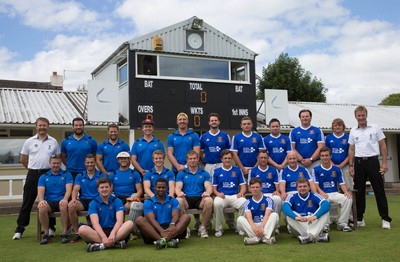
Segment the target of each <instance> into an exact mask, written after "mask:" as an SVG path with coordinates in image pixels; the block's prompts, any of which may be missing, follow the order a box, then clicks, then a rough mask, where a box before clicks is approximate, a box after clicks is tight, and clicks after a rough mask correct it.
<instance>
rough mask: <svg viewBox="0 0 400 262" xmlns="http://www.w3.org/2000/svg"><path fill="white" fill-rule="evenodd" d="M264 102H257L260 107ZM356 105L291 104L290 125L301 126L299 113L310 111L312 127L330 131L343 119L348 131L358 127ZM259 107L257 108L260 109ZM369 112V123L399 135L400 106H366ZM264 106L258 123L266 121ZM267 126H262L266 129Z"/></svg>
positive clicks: (261, 108)
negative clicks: (336, 122) (335, 121)
mask: <svg viewBox="0 0 400 262" xmlns="http://www.w3.org/2000/svg"><path fill="white" fill-rule="evenodd" d="M261 102H262V101H257V103H258V107H259V106H260V104H261ZM357 106H358V105H356V104H330V103H314V102H289V123H290V126H291V127H295V126H299V125H300V121H299V117H298V114H299V111H300V110H302V109H309V110H311V112H312V122H311V123H312V125H314V126H318V127H319V128H321V129H323V130H330V129H331V125H332V120H333V119H335V118H341V119H343V121H344V122H345V124H346V127H347V129H350V128H351V127H353V126H355V125H357V121H356V119H355V117H354V109H355V108H356V107H357ZM258 107H257V108H258ZM365 107H366V108H367V110H368V121H369V122H371V123H375V124H377V125H378V126H379V127H380V128H382V130H384V131H386V132H394V133H398V132H399V131H400V121H396V120H397V117H398V116H399V115H400V106H365ZM264 112H265V107H264V104H263V105H262V106H261V107H260V113H259V116H258V117H257V119H258V121H260V120H262V119H265V115H264ZM264 127H266V126H261V128H264Z"/></svg>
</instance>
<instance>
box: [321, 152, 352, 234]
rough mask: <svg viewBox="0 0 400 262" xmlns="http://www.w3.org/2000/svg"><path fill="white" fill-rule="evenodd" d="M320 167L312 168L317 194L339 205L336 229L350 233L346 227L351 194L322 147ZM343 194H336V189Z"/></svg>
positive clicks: (339, 171)
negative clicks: (340, 190) (339, 210)
mask: <svg viewBox="0 0 400 262" xmlns="http://www.w3.org/2000/svg"><path fill="white" fill-rule="evenodd" d="M319 156H320V158H321V165H319V166H316V167H314V178H315V183H316V185H317V189H318V193H319V194H320V195H321V196H322V197H323V198H325V199H327V200H328V201H329V203H335V204H339V205H340V208H341V212H340V217H339V223H338V225H337V229H338V230H340V231H343V232H351V228H350V227H349V226H348V225H347V223H348V221H349V216H350V211H351V204H352V203H353V200H352V199H351V194H349V192H348V191H347V187H346V184H345V182H344V180H343V177H342V171H341V170H340V168H338V167H337V166H333V165H332V163H331V151H330V150H329V148H327V147H324V148H322V149H321V151H320V152H319ZM339 186H340V188H341V189H342V191H343V194H340V193H339V192H338V187H339Z"/></svg>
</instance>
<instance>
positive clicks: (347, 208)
mask: <svg viewBox="0 0 400 262" xmlns="http://www.w3.org/2000/svg"><path fill="white" fill-rule="evenodd" d="M327 195H328V200H329V203H334V204H339V206H340V216H339V224H342V223H345V224H347V223H348V221H349V216H350V212H351V205H352V203H353V199H349V198H347V197H345V196H344V194H340V193H338V192H334V193H327ZM332 207H333V206H331V208H332Z"/></svg>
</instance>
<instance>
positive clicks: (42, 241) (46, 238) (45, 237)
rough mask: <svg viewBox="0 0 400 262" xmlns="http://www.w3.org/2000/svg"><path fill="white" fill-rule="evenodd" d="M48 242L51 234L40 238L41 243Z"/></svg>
mask: <svg viewBox="0 0 400 262" xmlns="http://www.w3.org/2000/svg"><path fill="white" fill-rule="evenodd" d="M50 242H51V236H49V235H44V236H43V238H42V240H40V244H41V245H46V244H48V243H50Z"/></svg>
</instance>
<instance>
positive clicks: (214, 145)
mask: <svg viewBox="0 0 400 262" xmlns="http://www.w3.org/2000/svg"><path fill="white" fill-rule="evenodd" d="M220 124H221V121H220V117H219V114H217V113H211V114H209V115H208V125H209V126H210V130H209V131H208V132H206V133H204V134H203V135H202V136H201V137H200V149H201V150H202V151H204V164H205V165H204V170H205V171H207V172H208V173H209V174H210V175H211V176H212V175H213V174H214V170H215V169H216V168H219V167H221V166H222V163H221V152H222V151H223V150H224V149H229V148H230V147H231V140H230V138H229V135H228V134H227V133H225V132H223V131H221V130H220V129H219V125H220Z"/></svg>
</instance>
